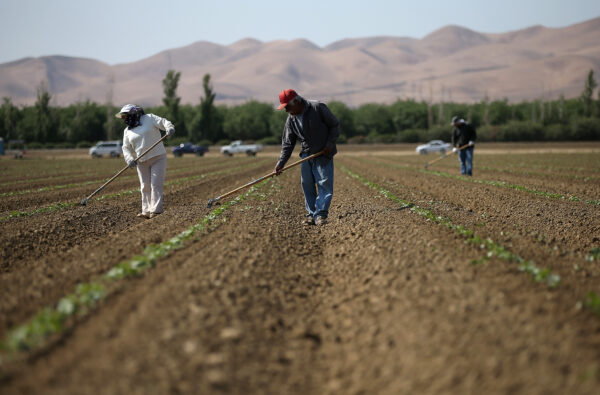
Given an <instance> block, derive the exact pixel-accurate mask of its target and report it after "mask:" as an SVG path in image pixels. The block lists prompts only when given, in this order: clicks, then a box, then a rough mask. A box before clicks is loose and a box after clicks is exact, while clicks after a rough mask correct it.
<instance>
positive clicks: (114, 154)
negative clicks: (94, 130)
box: [90, 140, 123, 158]
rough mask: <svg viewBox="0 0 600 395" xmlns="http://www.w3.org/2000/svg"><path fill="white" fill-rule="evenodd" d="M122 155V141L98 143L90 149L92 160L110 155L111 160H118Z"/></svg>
mask: <svg viewBox="0 0 600 395" xmlns="http://www.w3.org/2000/svg"><path fill="white" fill-rule="evenodd" d="M122 153H123V141H121V140H114V141H100V142H98V144H96V145H95V146H93V147H92V148H90V155H91V156H92V158H99V157H101V156H102V155H110V157H111V158H118V157H119V156H121V154H122Z"/></svg>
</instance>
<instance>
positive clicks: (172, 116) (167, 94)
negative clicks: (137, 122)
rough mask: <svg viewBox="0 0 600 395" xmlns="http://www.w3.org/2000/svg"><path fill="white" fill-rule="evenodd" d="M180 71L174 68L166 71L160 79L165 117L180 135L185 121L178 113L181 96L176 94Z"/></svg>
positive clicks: (182, 132) (183, 131) (183, 130)
mask: <svg viewBox="0 0 600 395" xmlns="http://www.w3.org/2000/svg"><path fill="white" fill-rule="evenodd" d="M180 77H181V72H179V71H177V72H176V71H175V70H169V71H167V75H166V76H165V78H164V79H163V80H162V84H163V92H164V97H163V100H162V101H163V105H164V106H165V108H166V114H165V117H166V118H167V119H168V120H169V121H171V122H173V125H175V130H176V131H177V132H178V133H179V135H180V136H182V135H183V134H184V133H185V122H184V120H183V117H182V116H181V114H180V113H179V102H180V101H181V98H180V97H178V96H177V86H178V85H179V78H180Z"/></svg>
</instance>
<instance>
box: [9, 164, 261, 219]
mask: <svg viewBox="0 0 600 395" xmlns="http://www.w3.org/2000/svg"><path fill="white" fill-rule="evenodd" d="M263 162H264V160H262V161H260V162H258V163H255V164H252V165H250V166H249V165H241V166H236V167H232V168H228V169H224V170H218V171H214V172H211V173H204V174H199V175H195V176H190V177H183V178H178V179H175V180H171V181H167V182H166V183H165V186H170V185H177V184H181V183H184V182H188V181H197V180H201V179H204V178H206V177H212V176H217V175H222V174H227V173H230V172H232V171H235V170H239V169H248V168H254V167H259V166H261V165H262V163H263ZM139 191H140V189H139V188H136V189H130V190H126V191H120V192H115V193H110V194H106V195H102V196H99V197H97V198H96V201H102V200H106V199H115V198H120V197H122V196H128V195H132V194H134V193H136V192H139ZM79 204H80V203H79V202H68V203H65V202H59V203H56V204H52V205H49V206H46V207H41V208H38V209H35V210H31V211H19V210H15V211H12V212H10V213H9V214H8V215H5V216H3V217H0V222H4V221H7V220H10V219H13V218H20V217H29V216H32V215H36V214H44V213H49V212H55V211H61V210H64V209H67V208H70V207H75V206H78V205H79Z"/></svg>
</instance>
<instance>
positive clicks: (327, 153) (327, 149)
mask: <svg viewBox="0 0 600 395" xmlns="http://www.w3.org/2000/svg"><path fill="white" fill-rule="evenodd" d="M332 152H333V148H331V147H328V146H325V148H323V155H325V156H327V155H329V154H331V153H332Z"/></svg>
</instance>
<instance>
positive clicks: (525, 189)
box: [356, 158, 600, 206]
mask: <svg viewBox="0 0 600 395" xmlns="http://www.w3.org/2000/svg"><path fill="white" fill-rule="evenodd" d="M356 159H357V160H359V161H362V162H364V163H367V162H368V163H370V164H372V163H375V164H376V165H378V166H387V167H393V168H398V169H406V170H412V171H418V172H421V173H424V174H431V175H434V176H438V177H446V178H451V179H455V180H460V181H466V182H472V183H475V184H484V185H491V186H495V187H500V188H507V189H513V190H516V191H521V192H526V193H530V194H533V195H537V196H543V197H547V198H551V199H559V200H568V201H571V202H584V203H587V204H591V205H595V206H600V200H593V199H582V198H579V197H577V196H573V195H563V194H560V193H552V192H546V191H540V190H537V189H535V188H529V187H526V186H523V185H518V184H511V183H508V182H506V181H491V180H482V179H478V178H473V177H466V176H462V175H455V174H450V173H445V172H442V171H435V170H425V169H415V168H414V167H412V166H408V165H401V164H391V163H383V162H379V161H374V160H373V159H372V158H371V159H368V160H367V159H362V158H356Z"/></svg>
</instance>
